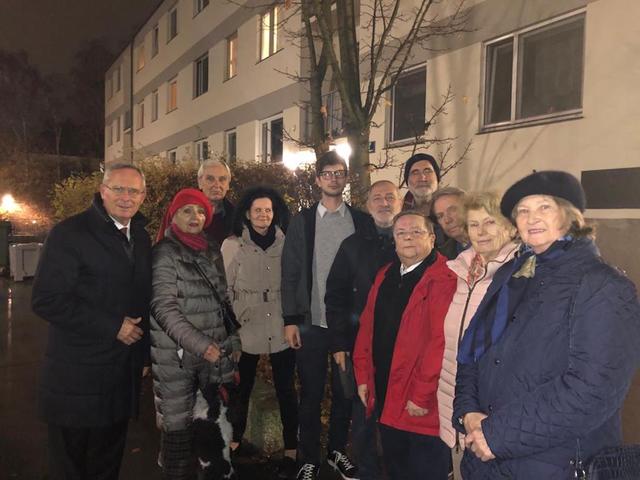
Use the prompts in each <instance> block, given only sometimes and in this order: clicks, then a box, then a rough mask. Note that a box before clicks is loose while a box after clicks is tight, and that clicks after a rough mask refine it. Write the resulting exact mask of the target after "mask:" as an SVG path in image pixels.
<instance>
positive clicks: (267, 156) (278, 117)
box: [236, 112, 284, 163]
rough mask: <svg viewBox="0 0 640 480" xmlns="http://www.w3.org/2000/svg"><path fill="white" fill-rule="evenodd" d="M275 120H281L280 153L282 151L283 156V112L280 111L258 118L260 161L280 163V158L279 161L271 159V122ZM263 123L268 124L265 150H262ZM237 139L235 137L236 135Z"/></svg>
mask: <svg viewBox="0 0 640 480" xmlns="http://www.w3.org/2000/svg"><path fill="white" fill-rule="evenodd" d="M276 120H282V132H283V136H282V153H283V157H284V113H283V112H280V113H278V114H276V115H272V116H271V117H268V118H265V119H262V120H260V130H259V136H260V143H259V145H260V159H261V162H262V163H282V160H283V159H282V158H281V159H280V160H279V161H274V160H273V159H272V152H273V145H272V144H271V124H272V123H273V122H274V121H276ZM265 125H269V126H268V128H267V132H269V133H268V135H267V144H266V147H267V151H266V152H265V151H264V147H265V142H264V138H263V133H264V126H265ZM236 139H237V137H236Z"/></svg>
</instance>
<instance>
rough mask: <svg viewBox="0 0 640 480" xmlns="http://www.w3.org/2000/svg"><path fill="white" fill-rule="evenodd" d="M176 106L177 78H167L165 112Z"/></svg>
mask: <svg viewBox="0 0 640 480" xmlns="http://www.w3.org/2000/svg"><path fill="white" fill-rule="evenodd" d="M176 108H178V79H177V78H174V79H172V80H169V83H168V85H167V113H169V112H173V111H174V110H175V109H176Z"/></svg>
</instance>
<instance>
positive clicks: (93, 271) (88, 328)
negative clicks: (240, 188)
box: [32, 164, 151, 480]
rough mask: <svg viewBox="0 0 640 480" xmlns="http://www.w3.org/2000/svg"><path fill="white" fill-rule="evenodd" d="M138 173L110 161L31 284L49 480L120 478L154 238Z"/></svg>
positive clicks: (52, 238)
mask: <svg viewBox="0 0 640 480" xmlns="http://www.w3.org/2000/svg"><path fill="white" fill-rule="evenodd" d="M144 197H145V181H144V176H143V174H142V172H141V171H140V170H139V169H138V168H136V167H134V166H133V165H128V164H114V165H111V166H109V167H107V169H106V171H105V174H104V178H103V180H102V184H101V185H100V192H99V193H97V194H96V195H95V198H94V200H93V204H92V205H91V207H89V208H88V209H87V210H85V211H84V212H82V213H80V214H78V215H75V216H73V217H70V218H68V219H66V220H64V221H62V222H60V223H59V224H58V225H56V226H55V227H54V228H53V229H52V230H51V232H50V234H49V237H48V238H47V241H46V243H45V246H44V250H43V253H42V258H41V259H40V264H39V265H38V271H37V272H36V278H35V281H34V285H33V297H32V307H33V310H34V312H35V313H36V314H37V315H39V316H40V317H42V318H43V319H44V320H46V321H47V322H48V323H49V334H48V345H47V350H46V354H45V359H44V363H43V368H42V373H41V382H40V398H39V400H40V401H39V411H40V415H41V416H42V418H43V419H44V420H45V421H46V422H47V424H48V428H49V469H50V471H49V474H50V478H52V479H66V480H68V479H74V480H75V479H85V478H96V479H97V478H99V479H105V480H106V479H117V478H118V473H119V470H120V463H121V461H122V454H123V451H124V445H125V440H126V434H127V425H128V421H129V418H131V417H132V416H135V415H136V414H137V409H138V398H139V391H140V380H141V376H142V369H143V365H144V360H145V358H146V356H147V350H148V315H149V298H150V288H151V287H150V285H151V262H150V251H151V242H150V239H149V235H148V234H147V232H146V230H145V228H144V225H145V223H146V221H145V219H144V217H143V216H142V215H141V214H140V213H138V209H139V208H140V205H141V204H142V201H143V200H144Z"/></svg>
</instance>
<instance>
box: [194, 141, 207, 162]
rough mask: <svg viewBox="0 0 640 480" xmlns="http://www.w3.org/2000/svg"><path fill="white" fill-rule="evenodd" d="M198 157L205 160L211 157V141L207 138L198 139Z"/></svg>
mask: <svg viewBox="0 0 640 480" xmlns="http://www.w3.org/2000/svg"><path fill="white" fill-rule="evenodd" d="M195 146H196V159H197V160H198V161H199V162H204V161H205V160H208V159H209V142H208V141H207V140H204V139H203V140H198V141H197V142H196V145H195Z"/></svg>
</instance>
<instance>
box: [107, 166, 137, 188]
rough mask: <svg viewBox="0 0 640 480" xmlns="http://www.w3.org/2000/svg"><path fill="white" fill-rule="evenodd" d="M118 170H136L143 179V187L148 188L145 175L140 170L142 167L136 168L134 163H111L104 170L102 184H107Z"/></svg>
mask: <svg viewBox="0 0 640 480" xmlns="http://www.w3.org/2000/svg"><path fill="white" fill-rule="evenodd" d="M118 170H134V171H136V172H138V175H140V177H141V178H142V186H143V187H145V188H146V186H147V181H146V179H145V178H144V173H143V171H142V170H141V169H140V167H137V166H135V165H134V164H133V163H124V162H116V163H110V164H108V165H106V166H105V168H104V175H103V176H102V183H105V184H106V183H107V181H108V180H109V179H110V178H111V174H112V173H113V172H115V171H118Z"/></svg>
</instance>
